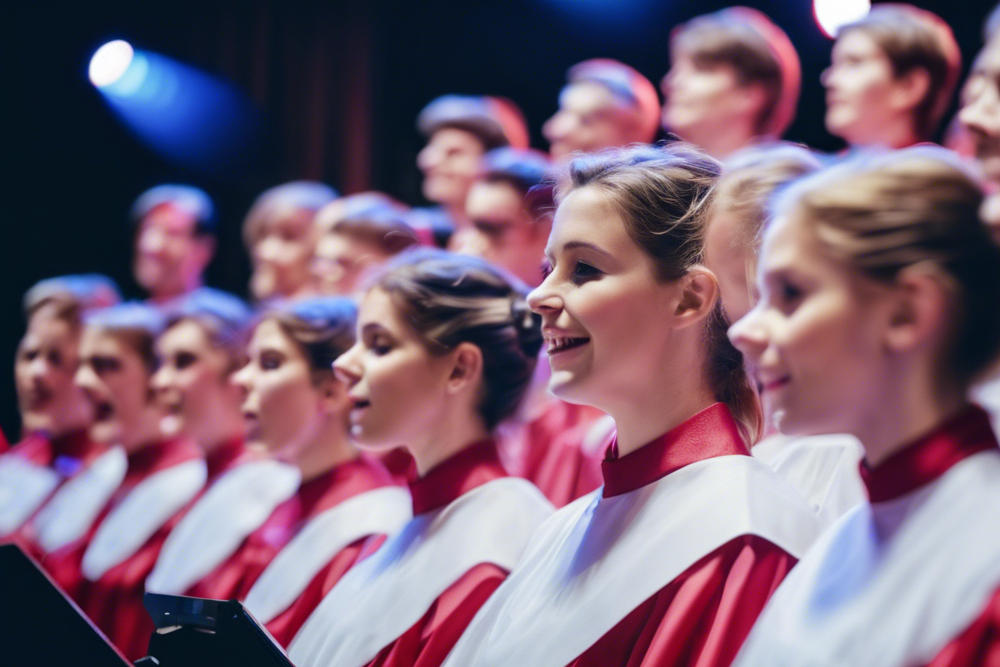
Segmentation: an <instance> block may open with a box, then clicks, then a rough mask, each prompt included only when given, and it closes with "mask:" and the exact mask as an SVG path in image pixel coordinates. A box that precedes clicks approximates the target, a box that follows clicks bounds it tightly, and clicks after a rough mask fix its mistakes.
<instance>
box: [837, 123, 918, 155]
mask: <svg viewBox="0 0 1000 667" xmlns="http://www.w3.org/2000/svg"><path fill="white" fill-rule="evenodd" d="M920 141H921V138H920V137H918V136H917V133H916V132H915V131H914V130H913V123H911V122H910V121H909V120H900V121H898V122H896V123H886V124H884V125H882V126H880V127H879V128H878V135H877V136H872V137H867V138H862V139H860V140H858V141H852V142H851V145H852V146H859V147H868V146H878V147H883V148H892V149H896V148H906V147H907V146H912V145H913V144H917V143H920Z"/></svg>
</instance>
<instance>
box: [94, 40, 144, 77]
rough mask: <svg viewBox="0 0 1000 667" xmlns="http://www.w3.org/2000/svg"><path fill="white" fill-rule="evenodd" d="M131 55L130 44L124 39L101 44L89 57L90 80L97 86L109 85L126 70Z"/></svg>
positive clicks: (132, 52) (130, 61)
mask: <svg viewBox="0 0 1000 667" xmlns="http://www.w3.org/2000/svg"><path fill="white" fill-rule="evenodd" d="M133 55H135V51H133V50H132V45H131V44H129V43H128V42H126V41H125V40H124V39H116V40H114V41H112V42H108V43H107V44H103V45H101V47H100V48H99V49H97V50H96V51H94V55H93V56H92V57H91V58H90V69H89V72H88V74H89V75H90V82H91V83H92V84H94V85H95V86H97V87H98V88H104V87H105V86H110V85H111V84H113V83H114V82H115V81H117V80H118V79H120V78H121V77H122V75H123V74H125V71H126V70H128V66H129V65H130V64H131V63H132V56H133Z"/></svg>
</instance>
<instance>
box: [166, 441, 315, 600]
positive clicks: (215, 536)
mask: <svg viewBox="0 0 1000 667" xmlns="http://www.w3.org/2000/svg"><path fill="white" fill-rule="evenodd" d="M301 480H302V475H301V474H300V473H299V469H298V468H296V467H295V466H292V465H288V464H287V463H280V462H278V461H271V460H267V461H253V462H250V463H244V464H242V465H239V466H236V467H235V468H233V469H232V470H229V471H228V472H226V473H225V474H224V475H222V477H220V478H219V479H218V480H217V481H216V482H215V483H214V484H212V486H211V487H210V488H209V489H208V491H207V492H206V493H205V495H204V496H202V497H201V498H199V499H198V502H196V503H195V504H194V507H192V508H191V509H190V510H189V511H188V512H187V513H186V514H185V515H184V518H182V519H181V520H180V522H179V523H178V524H177V526H176V527H174V529H173V530H171V531H170V535H169V536H167V540H166V542H164V543H163V549H161V550H160V555H159V557H158V558H157V559H156V565H155V566H154V567H153V571H152V572H151V573H150V574H149V577H147V578H146V590H147V591H149V592H150V593H166V594H170V595H181V594H182V593H184V591H186V590H187V589H188V588H190V587H191V586H192V585H193V584H196V583H198V582H199V581H201V579H202V578H203V577H205V575H207V574H208V573H209V572H211V571H212V570H214V569H215V568H216V567H218V566H219V564H221V563H222V562H223V561H225V560H226V559H227V558H229V557H230V556H231V555H233V553H235V552H236V549H238V548H239V546H240V545H241V544H242V543H243V540H245V539H246V538H247V536H248V535H249V534H250V533H252V532H253V531H254V530H256V529H257V528H259V527H260V525H261V524H262V523H264V521H266V520H267V517H269V516H271V512H273V511H274V508H276V507H277V506H278V505H280V504H281V503H283V502H285V501H286V500H288V499H289V498H291V497H292V496H293V495H295V492H296V491H297V490H298V488H299V482H300V481H301Z"/></svg>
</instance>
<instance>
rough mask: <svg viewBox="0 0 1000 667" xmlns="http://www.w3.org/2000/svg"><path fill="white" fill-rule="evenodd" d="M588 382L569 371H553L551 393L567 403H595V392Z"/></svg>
mask: <svg viewBox="0 0 1000 667" xmlns="http://www.w3.org/2000/svg"><path fill="white" fill-rule="evenodd" d="M587 384H588V383H586V382H583V381H582V379H581V378H576V377H573V374H572V373H569V372H567V371H552V375H551V376H549V393H550V394H552V395H553V396H555V397H556V398H558V399H560V400H562V401H566V402H567V403H574V404H576V405H594V400H593V399H594V398H595V397H594V392H593V391H591V390H590V388H589V387H588V386H587Z"/></svg>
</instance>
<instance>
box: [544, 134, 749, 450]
mask: <svg viewBox="0 0 1000 667" xmlns="http://www.w3.org/2000/svg"><path fill="white" fill-rule="evenodd" d="M569 169H570V173H569V177H570V182H569V184H568V189H569V190H572V189H575V188H581V187H593V188H598V189H599V190H600V191H601V192H603V193H605V194H606V195H608V197H609V198H610V201H611V204H612V206H614V207H615V208H616V209H617V211H618V213H619V214H620V215H621V218H622V221H623V222H624V223H625V229H626V231H627V232H628V235H629V237H630V238H631V239H632V241H634V242H635V244H636V245H638V246H639V247H640V248H642V250H643V251H644V252H645V253H646V254H647V255H649V256H650V257H651V258H652V259H653V260H654V262H655V266H656V278H657V279H658V280H660V281H662V282H668V281H672V280H677V279H678V278H680V277H681V276H683V275H684V274H685V273H687V271H688V270H689V269H691V268H692V267H693V266H694V265H696V264H699V263H701V261H702V257H703V254H704V243H703V242H704V234H705V223H706V222H707V219H708V212H709V209H710V207H711V205H712V200H713V196H714V192H715V184H716V181H717V179H718V177H719V171H720V166H719V163H718V162H716V161H715V160H714V159H712V158H711V157H709V156H708V155H706V154H704V153H702V152H701V151H699V150H697V149H695V148H694V147H692V146H690V145H687V144H682V143H675V144H670V145H668V146H665V147H663V148H660V149H657V148H648V147H641V146H640V147H633V148H630V149H627V150H622V151H608V152H604V153H600V154H596V155H589V156H583V157H580V158H577V159H575V160H573V162H571V163H570V167H569ZM566 190H567V186H566V185H563V186H562V187H561V188H560V196H562V195H563V194H564V192H565V191H566ZM726 329H727V324H726V320H725V316H724V315H723V314H722V305H721V302H717V303H716V304H715V310H714V311H713V313H712V315H711V316H710V317H709V318H708V321H707V323H706V325H705V350H706V354H705V363H706V367H705V376H706V378H707V380H708V382H709V386H710V387H711V389H712V391H713V393H714V394H715V398H716V400H718V401H721V402H723V403H725V404H726V405H727V406H728V407H729V409H730V410H731V411H732V413H733V416H734V417H735V418H736V420H737V421H738V422H739V423H740V425H741V426H742V430H743V435H744V437H746V438H747V440H748V442H753V441H755V440H756V439H757V437H759V435H760V430H761V422H762V416H761V411H760V404H759V403H758V400H757V394H756V392H755V391H754V388H753V386H752V385H751V384H750V381H749V379H748V378H747V376H746V372H745V371H744V369H743V355H742V354H740V352H739V351H738V350H737V349H736V348H734V347H733V346H732V344H731V343H730V342H729V339H728V338H727V337H726Z"/></svg>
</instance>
